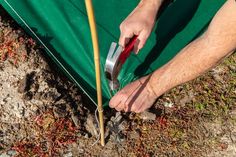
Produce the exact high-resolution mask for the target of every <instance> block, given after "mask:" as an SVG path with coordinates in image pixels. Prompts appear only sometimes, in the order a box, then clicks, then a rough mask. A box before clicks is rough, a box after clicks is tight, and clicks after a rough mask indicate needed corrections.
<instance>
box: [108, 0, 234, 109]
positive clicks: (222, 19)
mask: <svg viewBox="0 0 236 157" xmlns="http://www.w3.org/2000/svg"><path fill="white" fill-rule="evenodd" d="M235 48H236V1H235V0H227V2H225V4H224V5H223V6H222V8H221V9H220V10H219V11H218V12H217V14H216V15H215V17H214V18H213V20H212V22H211V23H210V26H209V28H208V30H207V31H206V32H205V33H204V34H203V35H202V36H201V37H199V38H198V39H196V40H195V41H193V42H192V43H190V44H189V45H187V46H186V47H185V48H184V49H182V50H181V51H180V53H179V54H178V55H176V56H175V57H174V58H173V59H172V60H171V61H170V62H168V63H167V64H166V65H164V66H163V67H161V68H160V69H157V70H156V71H154V73H152V74H150V75H148V76H146V77H143V78H141V79H139V80H136V81H134V82H132V83H130V84H128V85H127V86H126V87H124V88H123V89H122V90H121V91H119V92H118V93H117V94H116V95H115V96H114V97H113V98H112V99H111V101H110V107H112V108H115V109H116V110H118V111H121V110H124V111H126V112H128V111H132V112H137V113H138V112H142V111H144V110H146V109H148V108H150V107H151V106H152V104H153V102H154V101H155V99H156V98H157V97H159V96H160V95H162V94H163V93H164V92H166V91H168V90H170V89H171V88H173V87H175V86H177V85H180V84H182V83H185V82H187V81H190V80H192V79H194V78H196V77H198V76H199V75H201V74H202V73H204V72H206V71H207V70H209V69H210V68H212V67H213V66H215V65H216V64H217V63H218V62H219V61H221V60H222V59H223V58H225V57H226V56H228V55H230V54H231V53H232V52H233V51H234V50H235Z"/></svg>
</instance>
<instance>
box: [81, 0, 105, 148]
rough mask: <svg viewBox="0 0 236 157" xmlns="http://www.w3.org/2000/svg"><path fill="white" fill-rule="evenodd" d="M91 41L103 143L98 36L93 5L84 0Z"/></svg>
mask: <svg viewBox="0 0 236 157" xmlns="http://www.w3.org/2000/svg"><path fill="white" fill-rule="evenodd" d="M85 5H86V10H87V15H88V20H89V25H90V30H91V35H92V42H93V51H94V63H95V70H96V86H97V103H98V104H97V105H98V114H99V124H100V132H101V145H102V146H104V145H105V137H104V121H103V107H102V89H101V75H100V57H99V47H98V38H97V30H96V23H95V18H94V12H93V5H92V1H91V0H85Z"/></svg>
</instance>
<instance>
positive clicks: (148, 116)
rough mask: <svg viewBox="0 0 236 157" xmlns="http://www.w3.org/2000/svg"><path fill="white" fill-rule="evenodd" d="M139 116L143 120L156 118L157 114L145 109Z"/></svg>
mask: <svg viewBox="0 0 236 157" xmlns="http://www.w3.org/2000/svg"><path fill="white" fill-rule="evenodd" d="M139 117H140V118H141V119H143V120H155V119H156V114H154V113H151V112H148V111H144V112H142V113H140V115H139Z"/></svg>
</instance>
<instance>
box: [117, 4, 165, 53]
mask: <svg viewBox="0 0 236 157" xmlns="http://www.w3.org/2000/svg"><path fill="white" fill-rule="evenodd" d="M160 4H161V1H158V0H148V1H147V0H142V1H141V2H140V3H139V4H138V6H137V7H136V8H135V9H134V10H133V11H132V12H131V13H130V14H129V16H128V17H127V18H126V19H125V20H124V21H123V22H122V23H121V24H120V39H119V44H120V45H121V46H123V47H125V45H126V44H127V43H128V42H129V40H130V38H132V37H133V36H134V35H138V39H137V41H136V43H135V45H134V52H135V53H136V54H137V53H138V52H139V50H140V49H141V48H143V46H144V45H145V43H146V40H147V38H148V37H149V35H150V33H151V31H152V29H153V26H154V24H155V19H156V14H157V11H158V9H159V7H160Z"/></svg>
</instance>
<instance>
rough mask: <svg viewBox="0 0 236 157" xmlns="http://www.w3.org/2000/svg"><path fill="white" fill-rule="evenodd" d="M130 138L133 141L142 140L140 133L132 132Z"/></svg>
mask: <svg viewBox="0 0 236 157" xmlns="http://www.w3.org/2000/svg"><path fill="white" fill-rule="evenodd" d="M129 136H130V138H131V139H139V138H140V133H138V132H137V131H132V132H130V135H129Z"/></svg>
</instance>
